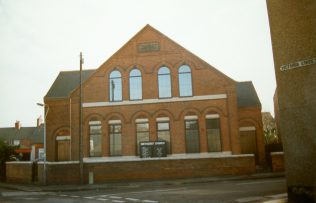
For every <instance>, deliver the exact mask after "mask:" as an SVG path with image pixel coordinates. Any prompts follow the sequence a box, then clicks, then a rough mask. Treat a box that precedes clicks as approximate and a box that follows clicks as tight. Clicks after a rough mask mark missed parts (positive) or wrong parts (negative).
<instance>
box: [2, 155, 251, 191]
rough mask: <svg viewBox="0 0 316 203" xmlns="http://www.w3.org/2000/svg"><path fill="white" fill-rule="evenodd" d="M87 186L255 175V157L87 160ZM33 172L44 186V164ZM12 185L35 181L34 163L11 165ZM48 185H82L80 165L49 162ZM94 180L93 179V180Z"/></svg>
mask: <svg viewBox="0 0 316 203" xmlns="http://www.w3.org/2000/svg"><path fill="white" fill-rule="evenodd" d="M83 166H84V167H83V169H84V171H83V172H84V183H86V184H88V183H89V182H93V183H106V182H111V181H135V180H137V181H138V180H161V179H176V178H195V177H211V176H221V175H241V174H252V173H254V172H255V158H254V156H253V155H225V156H218V157H203V156H202V157H198V158H197V157H194V156H193V157H190V156H186V155H185V156H184V157H180V158H179V157H168V158H160V159H159V158H151V159H140V158H138V157H134V158H124V157H121V158H120V157H118V158H113V157H109V158H96V159H94V158H86V159H85V160H84V165H83ZM36 169H37V171H36V170H33V173H36V174H33V175H36V177H37V180H38V182H39V183H41V184H43V183H44V163H43V162H39V163H38V165H37V168H36ZM7 170H8V173H7V179H8V180H10V182H20V183H22V182H23V183H30V182H32V162H23V163H22V162H17V163H16V164H12V163H8V164H7ZM46 171H47V173H46V182H47V184H49V185H58V184H78V183H79V181H80V178H79V162H78V161H69V162H46ZM89 177H90V179H89Z"/></svg>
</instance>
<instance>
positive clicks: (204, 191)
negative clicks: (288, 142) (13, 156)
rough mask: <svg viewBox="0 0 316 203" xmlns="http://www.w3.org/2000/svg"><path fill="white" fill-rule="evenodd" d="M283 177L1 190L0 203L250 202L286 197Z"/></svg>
mask: <svg viewBox="0 0 316 203" xmlns="http://www.w3.org/2000/svg"><path fill="white" fill-rule="evenodd" d="M285 188H286V183H285V179H284V178H273V179H259V180H244V181H241V180H239V181H224V182H209V183H191V184H179V185H169V186H168V185H163V186H146V187H144V186H140V185H137V183H135V185H128V186H121V187H119V188H115V189H102V190H86V191H71V192H22V191H13V190H1V189H0V192H1V196H0V202H3V203H16V202H30V203H31V202H40V203H42V202H43V203H52V202H58V203H66V202H67V203H72V202H73V203H75V202H76V203H77V202H84V203H102V202H105V203H107V202H114V203H123V202H147V203H156V202H201V203H203V202H210V203H212V202H214V203H221V202H222V203H253V202H263V201H267V200H273V199H280V198H281V199H282V198H286V193H285V192H286V191H285Z"/></svg>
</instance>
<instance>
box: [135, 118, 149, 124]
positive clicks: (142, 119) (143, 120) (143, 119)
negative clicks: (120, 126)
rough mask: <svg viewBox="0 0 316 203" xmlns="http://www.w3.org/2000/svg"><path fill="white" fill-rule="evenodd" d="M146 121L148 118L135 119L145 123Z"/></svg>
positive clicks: (137, 121)
mask: <svg viewBox="0 0 316 203" xmlns="http://www.w3.org/2000/svg"><path fill="white" fill-rule="evenodd" d="M147 122H148V118H138V119H136V123H147Z"/></svg>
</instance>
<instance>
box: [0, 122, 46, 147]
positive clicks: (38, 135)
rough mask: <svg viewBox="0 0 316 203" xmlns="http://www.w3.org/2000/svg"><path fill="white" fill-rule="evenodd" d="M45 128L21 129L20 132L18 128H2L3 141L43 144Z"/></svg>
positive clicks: (0, 131) (0, 129) (0, 134)
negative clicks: (26, 141) (26, 140)
mask: <svg viewBox="0 0 316 203" xmlns="http://www.w3.org/2000/svg"><path fill="white" fill-rule="evenodd" d="M43 136H44V126H43V125H42V126H40V127H21V128H20V129H19V130H17V129H16V128H14V127H12V128H0V139H1V140H4V141H5V140H6V141H9V140H23V139H28V140H30V142H31V144H40V143H43Z"/></svg>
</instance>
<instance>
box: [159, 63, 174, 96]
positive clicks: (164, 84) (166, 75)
mask: <svg viewBox="0 0 316 203" xmlns="http://www.w3.org/2000/svg"><path fill="white" fill-rule="evenodd" d="M158 94H159V98H170V97H171V76H170V70H169V68H167V67H165V66H163V67H161V68H160V69H159V70H158Z"/></svg>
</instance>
